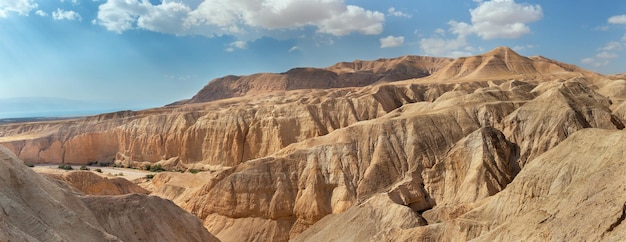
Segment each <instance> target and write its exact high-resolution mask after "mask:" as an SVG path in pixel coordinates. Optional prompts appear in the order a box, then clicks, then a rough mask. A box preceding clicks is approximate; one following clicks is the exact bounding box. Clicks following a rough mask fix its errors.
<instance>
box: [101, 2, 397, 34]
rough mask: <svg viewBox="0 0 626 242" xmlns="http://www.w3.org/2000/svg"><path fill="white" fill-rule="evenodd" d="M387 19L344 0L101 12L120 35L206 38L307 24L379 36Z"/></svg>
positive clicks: (108, 6) (135, 6)
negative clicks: (155, 33)
mask: <svg viewBox="0 0 626 242" xmlns="http://www.w3.org/2000/svg"><path fill="white" fill-rule="evenodd" d="M190 6H192V7H190ZM196 6H197V7H196ZM384 19H385V17H384V14H382V13H380V12H376V11H369V10H365V9H363V8H361V7H358V6H353V5H345V4H344V2H343V0H262V1H253V0H202V1H198V0H193V1H192V0H182V1H177V2H174V1H163V2H162V3H160V4H158V5H153V4H152V3H150V2H149V1H146V0H143V1H141V2H140V1H127V0H107V1H106V2H105V3H104V4H102V5H100V8H99V11H98V23H99V24H101V25H102V26H104V27H106V28H107V29H108V30H110V31H114V32H118V33H122V32H124V31H127V30H130V29H134V28H142V29H147V30H151V31H158V32H163V33H173V34H198V35H205V36H216V35H218V36H219V35H224V34H228V35H235V36H244V35H246V34H255V33H270V32H271V31H275V30H293V29H299V28H303V27H307V26H312V27H315V28H316V29H317V32H319V33H325V34H331V35H337V36H341V35H347V34H351V33H355V32H356V33H362V34H380V33H381V32H382V30H383V25H382V23H383V22H384Z"/></svg>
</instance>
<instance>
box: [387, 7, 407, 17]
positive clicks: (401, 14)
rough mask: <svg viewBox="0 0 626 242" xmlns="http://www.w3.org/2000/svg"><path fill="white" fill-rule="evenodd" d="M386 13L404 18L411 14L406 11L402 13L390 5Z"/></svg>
mask: <svg viewBox="0 0 626 242" xmlns="http://www.w3.org/2000/svg"><path fill="white" fill-rule="evenodd" d="M387 13H388V14H389V15H390V16H394V17H404V18H411V17H412V16H411V15H410V14H407V13H403V12H402V11H398V10H396V8H394V7H391V8H389V9H388V10H387Z"/></svg>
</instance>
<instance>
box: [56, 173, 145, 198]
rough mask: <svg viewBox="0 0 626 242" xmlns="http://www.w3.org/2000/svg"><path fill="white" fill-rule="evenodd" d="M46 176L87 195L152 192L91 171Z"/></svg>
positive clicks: (121, 179)
mask: <svg viewBox="0 0 626 242" xmlns="http://www.w3.org/2000/svg"><path fill="white" fill-rule="evenodd" d="M44 175H45V176H47V177H50V178H53V179H58V180H60V181H62V182H64V183H66V184H67V185H70V186H71V187H73V188H75V189H77V190H79V191H80V192H82V193H84V194H86V195H99V196H111V195H124V194H131V193H137V194H150V191H148V190H146V189H143V188H141V187H140V186H137V185H136V184H135V183H132V182H130V181H128V180H126V179H124V178H119V177H114V178H106V177H102V176H99V175H97V174H95V173H93V172H91V171H74V172H69V173H65V174H62V175H54V174H44Z"/></svg>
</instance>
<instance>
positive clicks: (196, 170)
mask: <svg viewBox="0 0 626 242" xmlns="http://www.w3.org/2000/svg"><path fill="white" fill-rule="evenodd" d="M189 172H191V174H196V173H198V172H200V170H198V169H189Z"/></svg>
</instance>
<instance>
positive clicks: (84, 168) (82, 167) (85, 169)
mask: <svg viewBox="0 0 626 242" xmlns="http://www.w3.org/2000/svg"><path fill="white" fill-rule="evenodd" d="M80 170H81V171H88V170H89V167H87V166H81V167H80Z"/></svg>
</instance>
